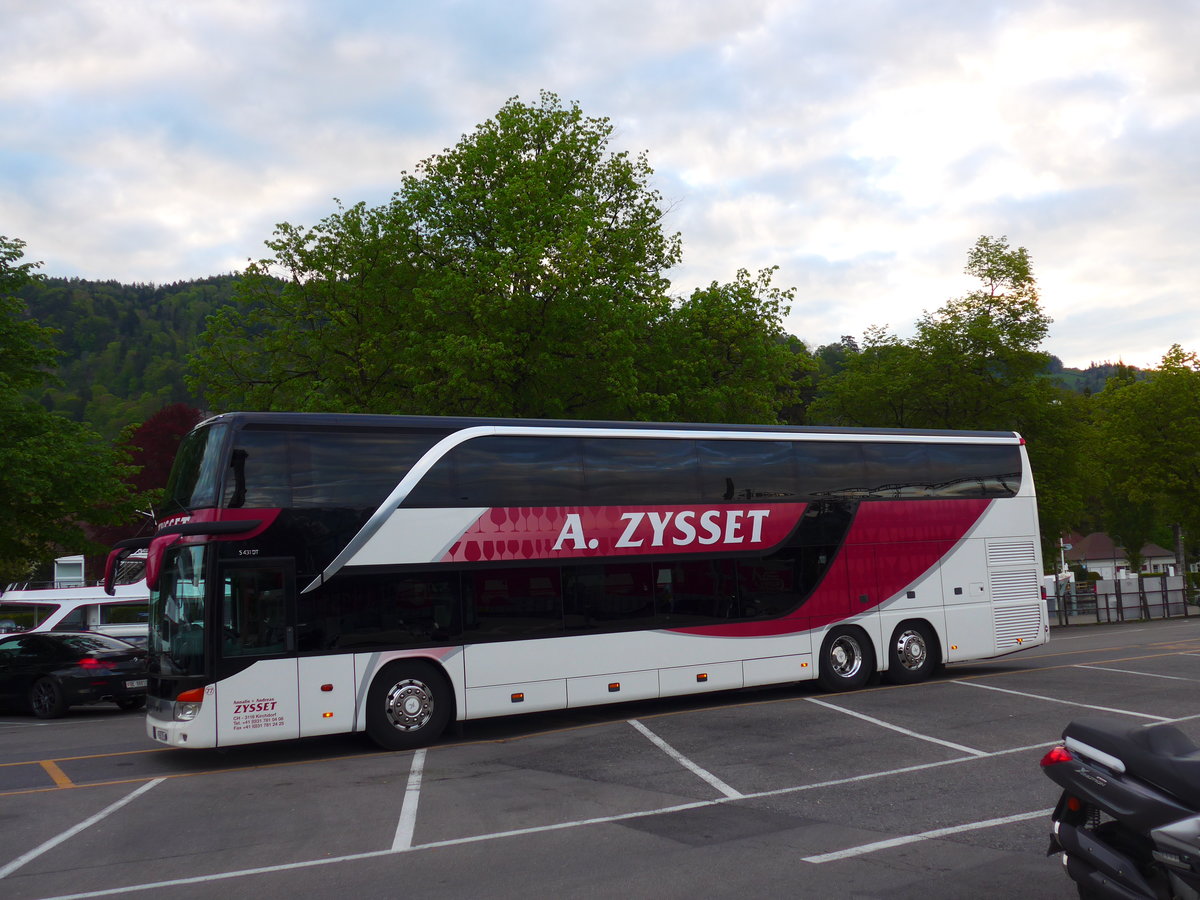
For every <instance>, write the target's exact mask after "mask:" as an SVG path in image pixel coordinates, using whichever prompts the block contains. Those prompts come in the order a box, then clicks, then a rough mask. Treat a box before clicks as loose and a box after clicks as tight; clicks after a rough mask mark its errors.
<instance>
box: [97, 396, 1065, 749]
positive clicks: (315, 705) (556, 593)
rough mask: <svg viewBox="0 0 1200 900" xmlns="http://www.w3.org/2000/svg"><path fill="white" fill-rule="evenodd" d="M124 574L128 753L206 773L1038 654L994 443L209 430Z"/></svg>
mask: <svg viewBox="0 0 1200 900" xmlns="http://www.w3.org/2000/svg"><path fill="white" fill-rule="evenodd" d="M168 494H169V497H168V503H169V504H170V506H169V508H168V509H166V510H165V511H164V512H163V513H161V514H160V518H159V521H158V525H157V531H156V532H155V534H154V535H153V537H152V538H146V539H142V540H140V541H139V540H135V541H127V542H123V544H122V545H118V549H115V550H114V551H113V554H112V555H111V557H110V564H115V562H116V561H117V560H119V559H120V558H121V556H122V555H123V554H125V553H128V552H129V551H130V550H132V549H134V548H138V547H141V548H145V549H146V550H147V551H148V554H147V582H148V584H149V587H150V597H151V603H150V643H149V651H150V659H151V664H150V672H151V675H150V689H149V703H148V716H147V731H148V733H149V735H150V736H151V737H152V738H154V739H155V740H157V741H161V742H164V743H167V744H171V745H174V746H179V747H214V746H227V745H233V744H244V743H249V742H255V741H267V740H280V739H287V738H297V737H304V736H309V735H318V734H332V733H338V732H354V731H366V732H367V733H368V734H369V735H370V736H371V737H372V738H373V739H374V740H375V741H377V742H378V743H379V744H381V745H382V746H384V747H388V748H393V749H403V748H409V747H416V746H421V745H425V744H428V743H429V742H430V741H432V740H434V739H435V738H437V736H438V735H439V734H440V733H441V732H442V731H443V729H444V728H445V727H446V725H447V723H448V722H450V721H455V720H457V721H463V720H469V719H478V718H482V717H487V716H497V715H505V714H512V713H522V712H533V711H539V710H551V709H562V708H566V707H576V706H585V705H588V704H599V703H611V702H614V701H620V700H642V699H646V698H654V697H667V696H673V695H681V694H691V693H696V692H701V691H719V690H728V689H734V688H743V687H749V686H756V685H768V684H781V683H789V682H797V681H802V680H805V679H817V680H818V681H819V682H820V685H821V686H822V687H824V688H826V689H829V690H844V689H852V688H857V687H860V686H862V685H864V684H865V683H866V682H867V680H868V679H869V678H871V676H872V675H873V674H875V673H877V672H878V673H882V674H883V675H884V676H885V677H886V678H888V679H889V680H891V681H893V682H913V681H918V680H921V679H923V678H926V677H927V676H928V675H929V674H930V673H931V672H932V671H933V670H934V669H935V667H937V666H938V665H940V664H942V663H947V662H957V661H961V660H975V659H986V658H990V657H995V656H999V655H1002V654H1006V653H1010V652H1013V651H1015V650H1019V649H1021V648H1023V647H1029V646H1032V645H1035V644H1040V643H1043V642H1044V641H1046V640H1047V637H1048V634H1049V629H1048V624H1047V620H1046V610H1045V605H1044V604H1043V602H1042V601H1041V591H1040V584H1041V572H1042V566H1041V553H1040V543H1039V540H1038V529H1037V511H1036V506H1035V499H1034V490H1033V482H1032V479H1031V477H1030V473H1029V465H1028V459H1027V455H1026V452H1025V447H1024V444H1023V441H1022V439H1021V438H1020V437H1019V436H1018V435H1016V434H1013V433H1011V432H956V431H908V430H862V429H854V430H851V429H821V428H795V427H791V428H789V427H769V426H740V425H738V426H734V425H674V424H673V425H663V424H646V423H611V422H567V421H528V420H516V419H454V418H437V417H406V416H362V415H358V416H352V415H327V414H287V413H230V414H226V415H220V416H216V417H215V418H212V419H209V420H208V421H206V422H203V423H202V424H200V425H199V426H197V427H196V428H195V430H193V431H192V432H191V434H189V435H188V436H187V437H186V438H185V440H184V442H183V443H182V445H181V447H180V450H179V453H178V456H177V458H176V461H175V466H174V469H173V472H172V475H171V481H170V485H169V488H168Z"/></svg>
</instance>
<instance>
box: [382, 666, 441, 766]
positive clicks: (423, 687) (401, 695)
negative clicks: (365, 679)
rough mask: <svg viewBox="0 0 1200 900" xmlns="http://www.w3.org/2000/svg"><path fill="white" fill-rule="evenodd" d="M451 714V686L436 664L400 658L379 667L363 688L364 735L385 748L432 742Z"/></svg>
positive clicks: (409, 747)
mask: <svg viewBox="0 0 1200 900" xmlns="http://www.w3.org/2000/svg"><path fill="white" fill-rule="evenodd" d="M453 717H454V689H453V688H452V687H451V684H450V679H449V678H448V677H447V675H446V673H445V672H444V671H443V670H442V668H441V666H439V665H438V664H437V663H435V662H433V661H431V660H428V659H424V658H404V659H398V660H394V661H392V662H390V663H388V664H387V665H385V666H383V667H382V668H381V669H380V670H379V671H378V672H376V673H375V677H374V678H373V679H372V680H371V687H370V688H369V689H368V691H367V709H366V730H367V734H368V736H370V738H371V740H373V741H375V743H377V744H379V746H381V747H383V748H385V749H387V750H413V749H416V748H418V747H426V746H428V745H429V744H431V743H433V742H434V741H436V740H437V739H438V737H440V736H441V734H442V732H443V731H445V730H446V726H447V725H448V724H449V723H450V721H451V719H452V718H453Z"/></svg>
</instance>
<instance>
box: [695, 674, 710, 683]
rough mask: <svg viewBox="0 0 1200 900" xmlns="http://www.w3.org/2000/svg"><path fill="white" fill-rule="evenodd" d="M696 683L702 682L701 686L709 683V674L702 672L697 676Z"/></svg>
mask: <svg viewBox="0 0 1200 900" xmlns="http://www.w3.org/2000/svg"><path fill="white" fill-rule="evenodd" d="M696 681H698V682H700V684H704V682H706V681H708V673H707V672H701V673H700V674H698V675H697V676H696Z"/></svg>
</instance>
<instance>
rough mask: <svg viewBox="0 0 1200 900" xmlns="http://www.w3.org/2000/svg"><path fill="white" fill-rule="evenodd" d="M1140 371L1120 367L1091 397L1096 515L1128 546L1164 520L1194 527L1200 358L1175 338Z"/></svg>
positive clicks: (1199, 510) (1198, 505) (1198, 503)
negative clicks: (1153, 365) (1157, 360)
mask: <svg viewBox="0 0 1200 900" xmlns="http://www.w3.org/2000/svg"><path fill="white" fill-rule="evenodd" d="M1143 374H1144V375H1145V377H1143V378H1138V377H1136V374H1135V373H1134V372H1133V370H1130V369H1127V368H1125V367H1121V368H1119V369H1118V370H1117V373H1116V374H1115V375H1114V376H1113V377H1111V378H1109V380H1108V382H1107V384H1106V385H1105V388H1104V390H1103V391H1102V392H1100V393H1099V394H1097V395H1096V396H1095V398H1094V400H1093V402H1094V404H1095V416H1094V422H1095V424H1094V430H1095V435H1096V439H1095V441H1094V442H1093V444H1094V448H1095V450H1094V455H1093V471H1094V472H1095V473H1097V474H1096V475H1095V476H1094V477H1095V479H1096V482H1097V485H1098V492H1099V494H1100V496H1101V497H1102V498H1103V503H1102V516H1103V520H1104V524H1105V528H1106V529H1107V530H1108V531H1109V533H1110V534H1112V535H1113V536H1114V537H1118V538H1120V540H1121V543H1123V544H1124V546H1125V548H1126V550H1127V551H1130V552H1136V550H1137V549H1140V547H1141V546H1142V544H1143V543H1145V542H1146V541H1147V540H1149V539H1150V537H1151V535H1152V533H1153V531H1154V529H1155V526H1157V525H1161V524H1162V523H1164V522H1165V523H1174V524H1177V525H1179V526H1181V527H1182V528H1183V529H1184V530H1185V531H1186V532H1188V533H1189V534H1200V358H1198V357H1197V354H1196V353H1195V352H1193V351H1186V350H1184V349H1183V348H1182V347H1180V346H1179V345H1178V344H1175V345H1173V346H1172V347H1171V349H1170V350H1168V351H1167V353H1166V354H1165V355H1164V356H1163V359H1162V364H1161V365H1160V367H1159V368H1158V369H1155V370H1152V371H1150V372H1148V373H1143ZM1176 543H1177V547H1179V546H1181V545H1182V543H1183V542H1182V541H1181V540H1180V541H1177V542H1176ZM1134 544H1136V547H1134V546H1133V545H1134ZM1176 552H1177V553H1179V550H1178V549H1177V551H1176ZM1179 562H1180V564H1181V565H1182V564H1183V563H1184V560H1182V559H1181V560H1179Z"/></svg>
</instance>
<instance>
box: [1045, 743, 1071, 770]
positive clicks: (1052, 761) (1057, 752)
mask: <svg viewBox="0 0 1200 900" xmlns="http://www.w3.org/2000/svg"><path fill="white" fill-rule="evenodd" d="M1073 759H1075V757H1074V756H1072V755H1071V751H1070V750H1068V749H1067V748H1066V747H1064V746H1063V745H1062V744H1059V745H1058V746H1057V747H1055V748H1054V749H1053V750H1051V751H1050V752H1049V753H1047V754H1046V755H1045V756H1043V757H1042V765H1043V766H1056V765H1058V764H1059V763H1065V762H1071V761H1072V760H1073Z"/></svg>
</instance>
